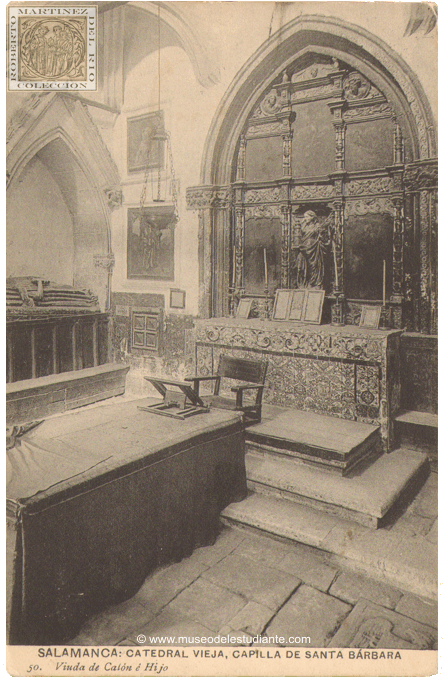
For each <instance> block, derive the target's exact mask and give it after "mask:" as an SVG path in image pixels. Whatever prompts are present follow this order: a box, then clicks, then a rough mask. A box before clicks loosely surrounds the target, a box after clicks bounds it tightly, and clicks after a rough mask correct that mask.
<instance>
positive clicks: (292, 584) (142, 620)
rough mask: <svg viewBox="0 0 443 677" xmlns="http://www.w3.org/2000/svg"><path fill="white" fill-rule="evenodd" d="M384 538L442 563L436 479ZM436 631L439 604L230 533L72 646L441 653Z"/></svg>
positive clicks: (324, 559)
mask: <svg viewBox="0 0 443 677" xmlns="http://www.w3.org/2000/svg"><path fill="white" fill-rule="evenodd" d="M384 532H385V534H386V542H387V543H388V542H389V541H390V539H391V538H392V539H393V541H392V542H393V543H396V542H398V536H399V535H400V536H402V537H403V540H404V544H405V547H406V548H407V549H408V548H409V546H408V544H409V543H411V544H412V543H413V541H414V538H415V537H416V536H420V538H423V537H425V538H426V539H427V541H429V542H430V543H432V544H434V545H435V556H437V475H436V474H435V473H431V475H430V477H429V478H428V480H427V482H426V483H425V485H424V486H423V488H422V489H421V491H420V493H419V494H418V496H417V497H416V499H415V500H414V501H413V502H412V503H411V505H410V506H409V507H408V509H407V510H406V511H405V512H404V513H403V515H401V516H400V517H399V518H398V519H397V520H396V521H395V522H394V523H393V524H391V525H389V526H387V527H386V528H385V529H384ZM369 534H370V530H368V536H369ZM409 549H410V548H409ZM435 594H437V586H436V587H435ZM436 628H437V603H436V602H435V601H430V600H426V599H421V598H419V597H417V596H415V595H413V594H411V593H410V591H409V592H408V590H405V589H404V588H403V589H399V588H396V587H394V586H392V585H387V584H386V583H385V582H383V581H380V580H374V579H371V578H369V577H367V576H365V575H363V574H361V573H358V572H356V571H355V570H352V569H351V568H350V563H349V560H346V559H340V558H337V556H335V555H331V554H329V553H326V552H322V551H319V550H317V549H315V548H311V547H309V546H306V545H302V544H298V543H289V542H280V541H276V540H274V539H272V538H269V537H267V536H264V535H259V534H255V533H252V532H249V531H242V530H237V529H230V528H224V529H222V531H221V533H220V535H219V537H218V539H217V541H216V542H215V544H214V545H212V546H208V547H205V548H199V549H197V550H196V551H195V552H194V553H193V554H192V555H191V557H188V558H187V559H184V560H182V561H181V562H179V563H177V564H172V565H170V566H168V567H165V568H162V569H160V570H158V571H156V572H155V573H154V574H152V575H151V576H149V577H148V578H147V579H146V581H145V583H144V584H143V586H142V587H141V588H140V590H139V591H138V593H137V594H136V595H135V596H134V597H133V598H132V599H130V600H128V601H126V602H124V603H123V604H120V605H118V606H115V607H112V608H110V609H108V610H107V611H105V612H104V613H102V614H100V615H98V616H96V617H95V618H93V619H91V620H90V621H88V622H87V623H86V625H85V626H84V627H83V628H82V630H81V632H80V633H79V634H78V636H77V637H76V638H75V639H73V640H72V642H71V644H77V645H115V644H122V645H131V644H134V645H136V644H137V638H138V643H139V644H146V645H149V644H152V643H159V640H158V638H172V639H169V642H170V643H171V644H184V642H179V641H178V637H180V636H182V637H191V638H192V637H196V636H198V637H214V636H216V635H221V636H229V637H230V638H232V637H235V638H240V641H239V642H238V639H236V641H235V642H234V641H232V640H231V641H229V644H233V643H238V644H241V645H251V644H253V643H254V637H256V636H257V635H262V636H266V637H268V638H271V637H272V638H274V637H276V636H278V638H279V640H278V642H277V643H279V644H286V645H288V646H293V645H294V643H298V644H299V646H312V647H313V646H315V647H327V646H329V647H361V648H363V647H364V648H372V647H379V648H390V649H406V648H410V649H431V648H434V649H435V648H437V631H436ZM290 637H297V638H300V639H299V640H294V639H292V640H291V639H290ZM307 637H308V638H310V642H307V641H306V640H305V641H302V639H301V638H307ZM257 641H258V640H257V639H256V640H255V643H257ZM164 642H165V643H168V640H167V639H166V640H164Z"/></svg>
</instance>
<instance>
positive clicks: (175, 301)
mask: <svg viewBox="0 0 443 677" xmlns="http://www.w3.org/2000/svg"><path fill="white" fill-rule="evenodd" d="M185 302H186V292H185V291H183V289H170V290H169V307H170V308H181V309H183V308H184V307H185Z"/></svg>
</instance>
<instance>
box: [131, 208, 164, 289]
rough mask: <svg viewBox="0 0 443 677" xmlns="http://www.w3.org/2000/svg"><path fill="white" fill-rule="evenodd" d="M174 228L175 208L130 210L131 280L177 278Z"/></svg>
mask: <svg viewBox="0 0 443 677" xmlns="http://www.w3.org/2000/svg"><path fill="white" fill-rule="evenodd" d="M174 225H175V218H174V208H173V207H169V206H168V207H161V208H160V207H152V208H149V207H148V208H146V209H145V210H144V211H143V214H141V213H140V209H138V208H129V209H128V243H127V276H128V279H130V280H173V279H174Z"/></svg>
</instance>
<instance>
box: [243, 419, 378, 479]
mask: <svg viewBox="0 0 443 677" xmlns="http://www.w3.org/2000/svg"><path fill="white" fill-rule="evenodd" d="M276 409H277V408H276ZM245 442H246V450H247V451H259V452H265V453H268V454H273V455H277V456H283V457H290V458H292V459H297V460H299V461H303V462H305V463H307V464H310V465H312V466H315V467H317V468H323V469H326V470H329V471H331V472H333V473H336V474H339V475H343V476H344V475H347V474H349V472H350V471H351V470H352V469H354V468H355V467H356V466H357V465H359V464H362V463H363V462H369V461H371V460H372V459H374V458H376V457H377V456H378V455H379V454H380V452H381V438H380V429H379V427H377V426H373V425H368V424H366V423H359V422H357V421H348V420H346V419H340V418H335V417H332V416H322V415H320V414H314V413H311V412H308V411H299V410H296V409H290V410H281V413H278V410H277V412H276V413H275V414H274V416H272V417H271V418H269V419H267V420H266V419H265V418H264V420H263V421H262V422H261V423H259V424H257V425H254V426H251V427H249V428H247V429H246V431H245Z"/></svg>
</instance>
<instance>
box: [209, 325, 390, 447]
mask: <svg viewBox="0 0 443 677" xmlns="http://www.w3.org/2000/svg"><path fill="white" fill-rule="evenodd" d="M398 344H399V333H398V332H382V331H371V330H367V331H365V330H362V329H361V328H358V327H348V326H346V327H333V326H331V325H322V326H321V327H307V326H306V325H293V324H289V323H281V324H278V323H276V322H270V321H266V322H262V321H260V320H248V321H244V322H243V323H241V322H240V321H237V320H229V319H219V320H216V319H214V320H209V321H208V320H206V321H204V320H202V321H197V322H196V354H197V373H208V370H210V369H211V361H212V368H213V369H214V371H215V370H216V368H217V364H218V359H219V356H220V354H221V353H227V354H229V355H233V356H238V357H243V358H249V359H260V358H261V359H264V360H267V361H268V372H267V377H266V384H265V390H264V402H266V403H268V404H274V405H280V406H286V407H288V406H289V407H294V408H295V409H300V410H304V411H314V412H317V413H320V414H325V415H329V416H337V417H339V418H346V419H350V420H358V421H362V422H365V423H371V424H375V425H380V427H381V433H382V438H383V440H384V444H385V448H389V446H390V444H391V442H392V425H391V421H390V417H391V415H390V412H391V410H392V411H393V412H394V411H396V410H397V407H398V397H399V392H400V391H399V387H400V386H399V383H400V375H399V371H398V369H396V368H395V354H398V353H399V347H398ZM388 355H389V361H388ZM202 370H203V371H202ZM205 370H206V372H205ZM209 373H210V372H209ZM228 386H229V387H228V392H229V388H230V385H229V384H228ZM391 400H392V401H391Z"/></svg>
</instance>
